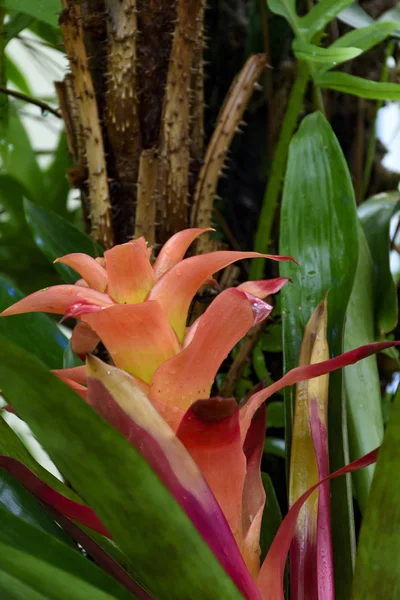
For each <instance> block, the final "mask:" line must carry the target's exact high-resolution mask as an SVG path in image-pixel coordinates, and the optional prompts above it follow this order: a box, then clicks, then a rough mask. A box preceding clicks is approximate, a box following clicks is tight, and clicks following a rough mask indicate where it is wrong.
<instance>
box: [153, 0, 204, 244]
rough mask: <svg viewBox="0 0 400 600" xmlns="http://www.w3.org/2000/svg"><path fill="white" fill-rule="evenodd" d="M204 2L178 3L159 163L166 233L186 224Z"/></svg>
mask: <svg viewBox="0 0 400 600" xmlns="http://www.w3.org/2000/svg"><path fill="white" fill-rule="evenodd" d="M202 4H203V3H202V1H201V0H179V2H178V3H177V21H176V26H175V31H174V37H173V43H172V50H171V56H170V61H169V68H168V77H167V87H166V92H165V98H164V106H163V115H162V124H161V136H160V162H159V193H160V213H161V217H162V218H163V219H164V220H165V221H166V226H165V229H166V233H169V234H171V233H175V232H177V231H179V230H180V229H182V228H183V227H185V226H186V225H187V220H188V192H189V190H188V186H189V159H190V135H189V133H190V118H189V117H190V113H189V108H190V100H191V87H190V84H191V77H192V64H193V56H194V52H195V50H196V42H197V38H198V33H197V31H198V19H199V18H201V14H202Z"/></svg>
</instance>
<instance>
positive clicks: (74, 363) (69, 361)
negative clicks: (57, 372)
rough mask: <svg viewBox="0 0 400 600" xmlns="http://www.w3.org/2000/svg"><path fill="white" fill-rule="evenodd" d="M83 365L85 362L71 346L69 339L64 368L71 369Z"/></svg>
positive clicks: (65, 351)
mask: <svg viewBox="0 0 400 600" xmlns="http://www.w3.org/2000/svg"><path fill="white" fill-rule="evenodd" d="M81 365H83V362H82V361H81V359H80V358H79V356H77V355H76V354H75V352H73V350H72V348H71V340H69V341H68V344H67V346H66V348H65V350H64V357H63V369H71V368H72V367H79V366H81Z"/></svg>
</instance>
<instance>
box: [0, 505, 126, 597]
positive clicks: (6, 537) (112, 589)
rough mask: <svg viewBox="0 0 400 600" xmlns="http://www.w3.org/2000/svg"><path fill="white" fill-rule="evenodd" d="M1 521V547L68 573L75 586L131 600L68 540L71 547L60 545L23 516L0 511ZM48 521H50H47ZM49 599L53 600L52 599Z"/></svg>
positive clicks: (121, 588) (1, 509) (124, 591)
mask: <svg viewBox="0 0 400 600" xmlns="http://www.w3.org/2000/svg"><path fill="white" fill-rule="evenodd" d="M0 518H1V530H0V544H5V545H7V546H9V547H10V548H13V549H15V550H19V551H22V552H26V553H27V555H30V556H34V557H36V558H37V559H39V560H40V561H43V563H44V565H45V564H47V565H49V566H53V567H56V568H58V569H60V570H62V571H64V572H65V574H67V573H69V574H70V575H73V576H75V577H77V578H79V580H78V581H77V584H78V585H80V583H81V582H82V583H83V582H86V583H87V584H91V585H93V586H95V587H97V588H99V589H102V590H103V591H104V592H107V593H109V594H111V595H112V596H113V597H115V598H120V599H121V600H129V598H133V596H132V594H130V593H129V592H128V591H127V590H125V588H123V587H122V586H121V585H120V584H119V583H118V582H117V581H115V580H114V579H113V578H112V577H110V576H109V575H107V574H106V573H104V572H103V571H102V570H101V569H99V568H98V567H97V566H96V565H94V563H93V562H91V561H90V560H88V559H87V558H85V557H84V556H83V554H81V553H80V552H79V551H78V549H77V547H76V546H75V545H74V544H73V543H72V542H71V541H70V540H69V538H67V539H68V540H69V544H70V547H69V546H67V545H66V544H65V543H63V542H61V541H60V539H57V538H56V537H55V536H54V534H52V533H51V532H46V531H43V529H42V528H39V527H38V526H37V524H36V523H33V522H29V521H27V519H24V516H23V514H21V515H18V514H16V513H11V512H9V511H7V510H6V509H4V508H3V507H0ZM48 518H49V519H50V517H48ZM52 524H53V527H54V528H57V529H58V530H59V532H60V534H61V533H63V535H64V536H65V537H67V536H66V534H64V532H63V531H62V530H61V528H60V527H59V526H58V525H56V524H55V523H54V522H52ZM60 534H58V535H60ZM44 565H43V566H44ZM0 568H1V567H0ZM28 582H29V581H28ZM53 593H54V592H53ZM51 597H52V598H53V595H52V596H51ZM61 597H63V596H61ZM65 598H67V596H65Z"/></svg>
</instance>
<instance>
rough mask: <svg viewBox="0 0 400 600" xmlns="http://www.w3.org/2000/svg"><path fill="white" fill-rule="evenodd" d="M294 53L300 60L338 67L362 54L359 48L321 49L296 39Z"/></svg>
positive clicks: (330, 47)
mask: <svg viewBox="0 0 400 600" xmlns="http://www.w3.org/2000/svg"><path fill="white" fill-rule="evenodd" d="M293 52H294V54H295V56H296V58H298V59H299V60H306V61H309V62H313V63H318V64H321V63H323V64H326V63H328V64H329V63H330V64H331V65H332V66H335V65H338V64H340V63H342V62H345V61H346V60H351V59H352V58H355V57H356V56H359V55H360V54H361V52H362V51H361V50H359V49H358V48H337V49H333V47H332V46H329V48H320V47H319V46H316V45H315V44H308V43H307V42H303V41H302V40H299V39H296V40H294V42H293Z"/></svg>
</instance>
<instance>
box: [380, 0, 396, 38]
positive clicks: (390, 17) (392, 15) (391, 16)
mask: <svg viewBox="0 0 400 600" xmlns="http://www.w3.org/2000/svg"><path fill="white" fill-rule="evenodd" d="M377 20H378V23H387V22H390V21H394V22H396V23H397V30H396V31H395V32H394V33H393V35H394V37H397V38H399V37H400V6H399V3H398V2H397V5H396V6H395V7H394V8H390V9H389V10H386V11H385V12H384V13H382V14H381V16H380V17H379V18H378V19H377Z"/></svg>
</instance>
